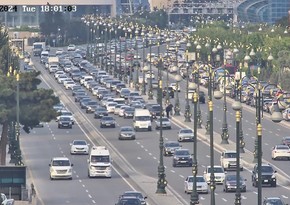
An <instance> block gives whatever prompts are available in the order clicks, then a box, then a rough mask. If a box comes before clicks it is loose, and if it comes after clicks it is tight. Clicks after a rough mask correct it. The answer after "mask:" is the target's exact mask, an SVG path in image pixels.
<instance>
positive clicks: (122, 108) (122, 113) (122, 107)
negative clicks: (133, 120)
mask: <svg viewBox="0 0 290 205" xmlns="http://www.w3.org/2000/svg"><path fill="white" fill-rule="evenodd" d="M128 107H130V106H128V105H123V106H121V107H120V110H119V113H118V115H119V116H120V117H123V116H124V111H125V109H126V108H128Z"/></svg>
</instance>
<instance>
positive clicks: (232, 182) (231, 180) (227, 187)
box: [223, 175, 247, 192]
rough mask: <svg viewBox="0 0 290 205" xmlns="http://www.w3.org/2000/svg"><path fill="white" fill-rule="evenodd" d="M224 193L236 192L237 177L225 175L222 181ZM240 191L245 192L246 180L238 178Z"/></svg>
mask: <svg viewBox="0 0 290 205" xmlns="http://www.w3.org/2000/svg"><path fill="white" fill-rule="evenodd" d="M223 190H224V192H229V191H236V190H237V175H226V177H225V180H224V188H223ZM240 190H241V191H242V192H246V191H247V186H246V180H245V179H244V177H242V176H240Z"/></svg>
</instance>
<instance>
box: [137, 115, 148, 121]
mask: <svg viewBox="0 0 290 205" xmlns="http://www.w3.org/2000/svg"><path fill="white" fill-rule="evenodd" d="M135 119H136V120H137V121H151V117H150V116H137V117H136V118H135Z"/></svg>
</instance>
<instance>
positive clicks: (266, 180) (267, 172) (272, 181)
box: [252, 164, 277, 187]
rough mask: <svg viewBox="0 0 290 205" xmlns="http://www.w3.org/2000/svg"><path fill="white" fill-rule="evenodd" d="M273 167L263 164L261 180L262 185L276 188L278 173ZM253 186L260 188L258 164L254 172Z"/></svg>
mask: <svg viewBox="0 0 290 205" xmlns="http://www.w3.org/2000/svg"><path fill="white" fill-rule="evenodd" d="M276 172H277V171H275V170H274V169H273V167H272V166H271V165H270V164H262V166H261V174H262V176H261V178H262V185H263V184H269V185H270V186H272V187H276V183H277V181H276V175H275V173H276ZM252 184H253V186H254V187H257V186H258V165H257V164H256V165H255V167H254V170H253V171H252Z"/></svg>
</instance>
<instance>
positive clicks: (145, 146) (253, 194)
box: [22, 69, 289, 204]
mask: <svg viewBox="0 0 290 205" xmlns="http://www.w3.org/2000/svg"><path fill="white" fill-rule="evenodd" d="M42 71H43V74H44V75H45V76H46V80H48V81H49V84H50V85H51V86H53V87H54V89H55V90H56V91H57V93H58V94H63V95H65V96H66V95H67V96H70V92H69V91H65V90H64V89H63V87H62V86H60V85H58V84H57V83H55V81H54V80H53V79H52V78H53V77H52V76H51V77H48V75H49V74H48V73H47V72H46V71H44V69H42ZM181 86H182V88H183V89H181V90H182V92H181V93H180V95H179V96H180V103H181V108H184V98H183V97H182V96H184V95H185V93H184V92H183V90H185V89H184V88H185V82H182V83H181ZM172 102H173V101H172ZM65 103H66V104H67V105H68V107H70V108H73V111H74V113H75V115H76V114H77V115H79V116H81V117H82V120H81V121H80V122H79V123H80V124H81V127H86V126H87V125H88V124H93V125H94V126H95V128H96V129H99V130H100V132H99V134H100V136H97V137H96V138H95V139H96V140H97V141H98V138H104V139H105V140H106V141H108V142H109V143H110V144H112V145H113V147H115V148H116V149H117V150H118V152H119V153H120V154H121V155H122V156H123V158H125V159H126V160H127V161H128V162H129V163H130V164H131V165H132V166H133V167H134V168H135V169H136V171H137V172H138V173H141V174H144V175H145V176H150V177H154V178H156V176H157V166H158V160H159V147H158V140H159V132H157V131H155V130H153V132H142V133H137V139H136V140H135V141H119V140H118V139H117V132H118V129H119V126H122V125H129V124H132V120H130V119H126V120H124V119H120V118H119V117H116V120H117V121H118V126H117V128H115V129H100V128H99V120H96V119H93V117H92V115H88V114H85V112H83V111H82V110H80V108H79V106H76V105H75V103H74V102H73V99H72V98H70V97H69V98H67V99H66V102H65ZM214 104H215V109H214V116H215V120H214V123H215V124H214V129H215V131H216V132H220V131H221V123H222V122H221V119H222V118H221V116H222V113H223V112H222V108H223V107H222V102H220V101H214ZM201 110H202V115H203V118H204V122H205V121H206V111H207V107H206V105H201ZM183 111H184V109H182V112H183ZM234 120H235V119H234V115H233V111H232V110H231V107H230V102H229V103H228V122H229V133H230V137H231V140H233V141H234V139H233V138H234V137H233V136H234V132H235V130H234V126H235V125H234ZM262 124H263V127H264V130H263V143H264V144H263V153H264V156H263V157H264V158H265V159H266V160H268V161H270V162H271V163H272V164H274V165H275V166H277V167H278V168H279V170H278V172H280V170H281V171H284V172H285V173H287V168H288V167H289V166H287V164H288V163H285V162H280V161H272V160H271V159H270V152H267V150H270V149H271V147H272V146H273V145H275V144H279V143H280V141H281V138H282V136H285V135H286V134H287V131H288V128H287V125H288V123H281V124H279V125H277V124H275V125H274V126H273V123H272V122H271V121H270V120H269V118H268V117H267V116H266V117H265V118H264V119H263V123H262ZM77 130H79V129H78V128H77V126H75V127H74V128H73V130H58V129H57V128H56V125H55V123H53V122H52V123H49V124H48V125H46V126H45V128H40V129H34V131H35V133H34V131H33V132H32V133H31V134H30V135H29V136H31V137H34V135H35V138H34V140H31V141H26V140H28V139H26V138H25V139H23V140H22V149H23V151H24V153H25V155H26V158H27V159H29V160H28V162H27V163H28V165H29V166H30V164H29V163H31V170H32V173H33V175H35V176H37V179H39V180H37V181H39V182H38V183H39V184H38V185H37V187H38V189H39V193H40V195H41V196H46V193H47V192H48V193H50V194H48V197H45V198H43V201H46V200H48V201H49V203H48V204H50V201H51V200H53V199H52V197H51V196H55V195H56V194H57V193H62V191H65V190H67V195H69V197H63V198H62V196H63V195H65V193H64V194H57V195H58V197H55V198H57V200H62V199H63V200H67V199H71V200H69V201H64V202H65V203H64V204H66V203H68V204H70V203H71V204H73V203H74V200H77V199H78V198H79V197H77V196H79V195H80V193H82V192H83V194H81V197H80V198H79V200H81V201H82V202H84V201H85V202H86V201H87V200H88V204H90V202H91V201H90V200H95V199H98V200H99V198H102V199H104V200H106V199H107V200H109V199H111V200H112V202H111V201H110V203H109V201H108V203H106V204H113V203H114V202H115V201H116V199H117V196H118V195H119V194H120V193H122V192H123V191H124V190H128V189H130V187H129V186H128V185H127V183H126V182H124V181H123V180H121V179H120V177H118V178H117V176H118V175H117V174H116V173H114V172H113V176H116V177H112V179H110V180H111V181H113V180H115V179H119V181H115V183H113V185H112V184H111V186H110V187H108V189H110V188H112V189H113V191H112V192H113V193H114V194H103V192H102V191H101V192H100V191H99V189H96V188H98V187H96V186H98V185H99V181H102V182H104V183H100V189H103V190H104V192H105V190H106V189H104V187H105V184H107V183H108V181H107V180H106V179H101V180H98V183H95V182H94V181H96V180H94V179H93V180H91V179H90V180H89V179H87V178H86V157H85V156H73V158H71V159H72V161H73V163H74V164H75V166H74V170H75V173H74V180H72V181H65V182H66V183H62V182H61V183H58V182H59V181H56V183H58V184H63V186H65V185H67V183H75V182H76V181H77V182H79V183H81V184H79V183H77V186H78V187H79V189H78V188H76V186H74V188H70V186H65V187H62V186H61V185H57V186H55V184H56V183H55V181H52V182H50V181H49V178H48V163H49V159H50V158H51V157H52V156H51V155H52V154H58V155H69V145H68V144H69V142H70V141H71V140H72V139H75V138H77V139H79V138H80V137H85V135H84V134H82V132H81V131H80V132H78V131H77ZM178 130H179V127H178V126H176V125H173V127H172V130H165V131H164V137H165V140H175V139H176V136H177V131H178ZM243 130H244V136H245V142H246V148H248V149H251V147H250V145H252V146H253V142H254V139H253V137H254V136H255V112H254V110H253V109H248V108H246V107H245V106H244V110H243ZM90 131H91V130H85V132H87V133H89V132H90ZM67 132H69V133H67ZM274 133H275V134H274ZM22 135H23V134H22ZM273 135H275V137H273ZM39 136H41V137H42V136H44V137H46V140H49V143H47V144H46V145H45V143H43V141H40V138H39ZM54 137H55V139H54ZM23 138H24V137H23ZM27 138H28V137H27ZM56 139H57V140H56ZM220 140H221V139H215V141H216V142H217V143H219V141H220ZM35 142H39V144H40V143H41V144H42V145H41V146H39V147H38V146H35V145H36V143H35ZM45 142H46V141H45ZM37 144H38V143H37ZM182 145H183V147H184V148H189V149H190V150H192V143H182ZM25 147H27V148H25ZM36 147H38V148H36ZM39 156H46V157H45V158H43V159H38V158H39ZM219 156H220V153H218V152H215V164H219ZM41 158H42V157H41ZM33 159H34V160H33ZM75 160H76V161H75ZM43 161H45V162H44V163H43ZM39 163H41V169H40V168H39ZM198 164H199V167H198V170H199V174H200V175H202V172H203V170H204V167H205V166H207V165H209V147H208V145H207V144H206V143H205V142H202V141H198ZM165 166H166V175H167V177H166V178H167V180H168V183H169V185H170V186H171V187H172V188H173V189H174V191H175V192H176V194H177V195H178V196H179V198H180V199H182V200H183V201H184V204H188V202H189V198H190V196H189V195H186V194H185V193H184V189H183V182H184V179H185V177H186V176H188V175H191V168H173V167H172V158H171V157H166V158H165ZM80 167H81V168H80ZM34 172H35V173H34ZM115 174H116V175H115ZM242 175H243V176H244V177H245V178H246V179H247V180H248V181H247V192H246V193H243V194H242V199H243V203H250V204H255V202H256V198H257V190H256V188H253V187H252V186H251V177H250V176H251V173H250V170H245V171H243V172H242ZM77 176H79V178H80V179H82V180H81V181H80V179H78V178H77ZM84 178H85V179H84ZM50 185H52V186H50ZM83 185H84V186H85V187H86V188H87V187H90V189H89V188H88V189H87V190H88V192H87V191H86V189H85V188H84V187H83ZM48 187H49V189H48ZM60 187H61V189H59V191H58V190H57V189H58V188H60ZM71 187H72V186H71ZM42 190H43V191H42ZM47 190H50V191H47ZM56 190H57V191H56ZM94 190H98V192H95V191H94ZM93 193H95V194H93ZM273 193H276V194H275V196H277V195H279V196H281V197H282V198H285V201H287V200H288V199H287V197H288V195H289V190H288V189H287V187H282V186H278V187H276V188H266V187H265V188H263V196H273ZM89 194H90V196H91V197H92V198H90V197H89ZM71 195H72V196H71ZM59 197H60V199H58V198H59ZM74 197H76V199H74ZM234 197H235V195H234V193H223V192H222V186H221V185H217V190H216V202H217V204H223V203H226V204H233V201H234ZM73 199H74V200H73ZM288 201H289V200H288ZM200 202H201V203H202V204H210V195H205V194H204V195H200ZM45 204H47V203H45ZM51 204H53V203H51ZM62 204H63V203H62ZM78 204H79V203H78Z"/></svg>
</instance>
